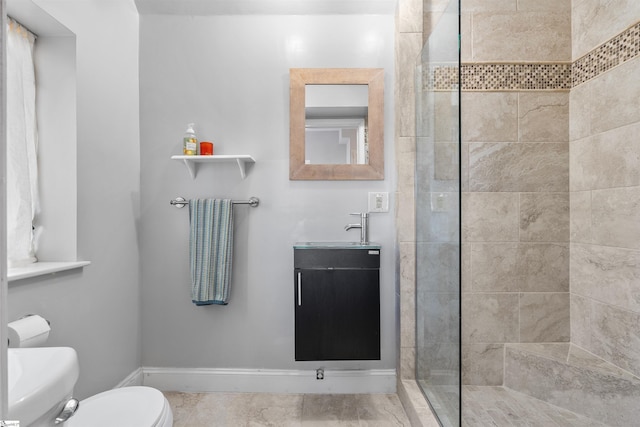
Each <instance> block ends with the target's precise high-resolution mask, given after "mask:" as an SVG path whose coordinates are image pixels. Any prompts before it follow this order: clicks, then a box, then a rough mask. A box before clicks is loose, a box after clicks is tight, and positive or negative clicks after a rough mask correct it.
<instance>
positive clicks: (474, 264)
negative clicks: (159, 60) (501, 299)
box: [471, 243, 518, 292]
mask: <svg viewBox="0 0 640 427" xmlns="http://www.w3.org/2000/svg"><path fill="white" fill-rule="evenodd" d="M517 257H518V244H517V243H473V244H471V291H473V292H515V291H517V290H518V285H517V283H516V278H517V275H516V272H517Z"/></svg>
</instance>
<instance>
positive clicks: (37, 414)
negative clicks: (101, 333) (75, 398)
mask: <svg viewBox="0 0 640 427" xmlns="http://www.w3.org/2000/svg"><path fill="white" fill-rule="evenodd" d="M7 356H8V357H7V362H8V364H7V365H8V386H9V387H8V389H9V418H8V419H10V420H19V421H20V425H22V426H29V425H31V424H32V423H34V422H35V421H37V420H38V419H39V418H41V417H42V416H43V415H45V414H49V413H50V412H55V411H58V412H59V410H60V408H61V406H62V405H63V404H64V402H65V401H66V400H67V399H68V398H69V397H71V393H72V392H73V387H74V386H75V385H76V381H78V375H79V365H78V355H77V353H76V351H75V350H74V349H73V348H70V347H37V348H10V349H8V354H7ZM36 425H37V424H36Z"/></svg>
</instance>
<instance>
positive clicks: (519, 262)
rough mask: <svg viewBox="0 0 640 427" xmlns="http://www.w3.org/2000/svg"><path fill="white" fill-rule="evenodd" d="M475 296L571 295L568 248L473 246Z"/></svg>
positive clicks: (497, 244)
mask: <svg viewBox="0 0 640 427" xmlns="http://www.w3.org/2000/svg"><path fill="white" fill-rule="evenodd" d="M471 290H472V291H473V292H515V291H523V292H568V291H569V245H568V244H528V243H519V244H516V243H486V244H479V243H474V244H472V249H471Z"/></svg>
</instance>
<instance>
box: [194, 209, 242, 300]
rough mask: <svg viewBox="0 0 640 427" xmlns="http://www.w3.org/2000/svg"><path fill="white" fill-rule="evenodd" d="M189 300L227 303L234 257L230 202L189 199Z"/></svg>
mask: <svg viewBox="0 0 640 427" xmlns="http://www.w3.org/2000/svg"><path fill="white" fill-rule="evenodd" d="M189 218H190V221H191V232H190V235H189V258H190V263H191V299H192V301H193V302H194V303H195V304H196V305H209V304H227V299H228V298H229V287H230V285H231V264H232V260H233V202H232V201H231V200H230V199H194V200H190V201H189Z"/></svg>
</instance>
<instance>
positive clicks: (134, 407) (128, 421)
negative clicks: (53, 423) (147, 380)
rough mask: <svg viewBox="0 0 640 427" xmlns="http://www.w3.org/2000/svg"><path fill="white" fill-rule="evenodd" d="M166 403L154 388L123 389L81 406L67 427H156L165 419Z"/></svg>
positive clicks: (110, 392)
mask: <svg viewBox="0 0 640 427" xmlns="http://www.w3.org/2000/svg"><path fill="white" fill-rule="evenodd" d="M165 402H166V399H165V398H164V395H163V394H162V393H161V392H160V391H158V390H156V389H155V388H151V387H123V388H118V389H114V390H109V391H105V392H103V393H100V394H96V395H95V396H92V397H89V398H88V399H85V400H82V401H81V402H80V407H79V408H78V410H77V411H76V413H75V414H74V415H73V416H72V417H71V418H69V420H68V421H67V422H66V423H65V426H67V427H113V426H118V427H154V426H156V424H158V423H159V422H160V421H161V420H160V418H161V417H162V416H163V415H164V412H165V411H166V410H165Z"/></svg>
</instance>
